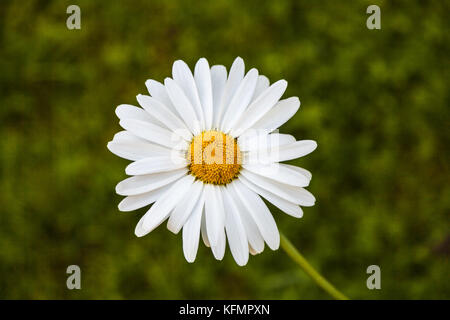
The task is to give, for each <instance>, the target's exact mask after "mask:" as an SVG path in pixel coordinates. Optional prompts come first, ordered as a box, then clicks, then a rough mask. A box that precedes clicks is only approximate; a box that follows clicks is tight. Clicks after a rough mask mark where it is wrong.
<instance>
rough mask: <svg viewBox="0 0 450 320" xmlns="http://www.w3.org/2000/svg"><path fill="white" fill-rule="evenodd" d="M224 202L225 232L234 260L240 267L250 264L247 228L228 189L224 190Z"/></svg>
mask: <svg viewBox="0 0 450 320" xmlns="http://www.w3.org/2000/svg"><path fill="white" fill-rule="evenodd" d="M222 190H224V192H223V202H224V206H225V208H226V209H225V211H226V214H225V215H226V217H225V230H226V233H227V238H228V244H229V246H230V250H231V254H232V255H233V258H234V260H235V261H236V263H237V264H238V265H240V266H244V265H246V264H247V262H248V242H247V235H246V233H245V228H244V225H243V223H242V220H241V215H240V213H239V209H238V208H237V206H236V204H235V203H234V200H233V198H232V197H231V196H230V194H229V192H228V191H227V189H226V188H223V189H222Z"/></svg>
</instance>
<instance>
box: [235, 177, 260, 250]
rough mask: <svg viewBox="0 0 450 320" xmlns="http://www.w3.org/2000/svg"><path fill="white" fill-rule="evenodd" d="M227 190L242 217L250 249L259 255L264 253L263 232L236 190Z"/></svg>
mask: <svg viewBox="0 0 450 320" xmlns="http://www.w3.org/2000/svg"><path fill="white" fill-rule="evenodd" d="M232 183H234V182H232ZM227 190H228V192H229V193H230V195H231V197H232V198H233V200H234V204H235V205H236V207H237V208H238V210H239V213H240V215H241V220H242V224H243V225H244V228H245V233H246V235H247V239H248V243H249V246H250V248H254V249H253V250H254V251H255V252H257V253H261V252H263V250H264V239H263V237H262V235H261V232H260V231H259V229H258V226H257V225H256V223H255V221H254V220H253V217H252V215H251V213H250V212H249V211H248V210H247V208H246V207H245V206H244V204H243V203H242V201H241V200H240V198H239V196H238V194H236V192H235V188H232V187H228V188H227Z"/></svg>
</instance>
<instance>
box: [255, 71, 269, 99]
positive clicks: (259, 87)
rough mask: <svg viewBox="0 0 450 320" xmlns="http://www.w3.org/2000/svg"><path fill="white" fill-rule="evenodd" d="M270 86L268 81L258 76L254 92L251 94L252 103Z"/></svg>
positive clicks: (264, 77)
mask: <svg viewBox="0 0 450 320" xmlns="http://www.w3.org/2000/svg"><path fill="white" fill-rule="evenodd" d="M269 86H270V82H269V79H268V78H267V77H266V76H263V75H260V76H259V77H258V82H257V83H256V88H255V92H254V93H253V98H252V101H254V100H255V99H256V98H258V97H259V95H260V94H261V93H263V91H264V90H266V89H267V88H268V87H269Z"/></svg>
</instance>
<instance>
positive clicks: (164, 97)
mask: <svg viewBox="0 0 450 320" xmlns="http://www.w3.org/2000/svg"><path fill="white" fill-rule="evenodd" d="M145 85H146V86H147V90H148V92H149V93H150V95H151V96H152V97H153V98H155V99H157V100H158V101H160V102H161V103H163V104H164V105H165V106H166V107H167V108H168V109H169V110H170V111H172V113H174V114H177V110H176V109H175V107H174V106H173V103H172V101H171V100H170V98H169V95H168V94H167V91H166V88H165V87H164V85H163V84H162V83H160V82H158V81H155V80H152V79H149V80H147V81H145Z"/></svg>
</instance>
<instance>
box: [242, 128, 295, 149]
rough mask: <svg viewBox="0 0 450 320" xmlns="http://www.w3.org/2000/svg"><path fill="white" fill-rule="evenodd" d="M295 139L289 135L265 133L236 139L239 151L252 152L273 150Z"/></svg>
mask: <svg viewBox="0 0 450 320" xmlns="http://www.w3.org/2000/svg"><path fill="white" fill-rule="evenodd" d="M295 141H296V140H295V137H294V136H291V135H290V134H283V133H271V134H265V132H261V133H256V134H254V135H245V136H240V137H239V138H238V143H239V149H240V150H241V151H254V150H261V149H269V148H275V147H278V146H282V145H285V144H289V143H294V142H295Z"/></svg>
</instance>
